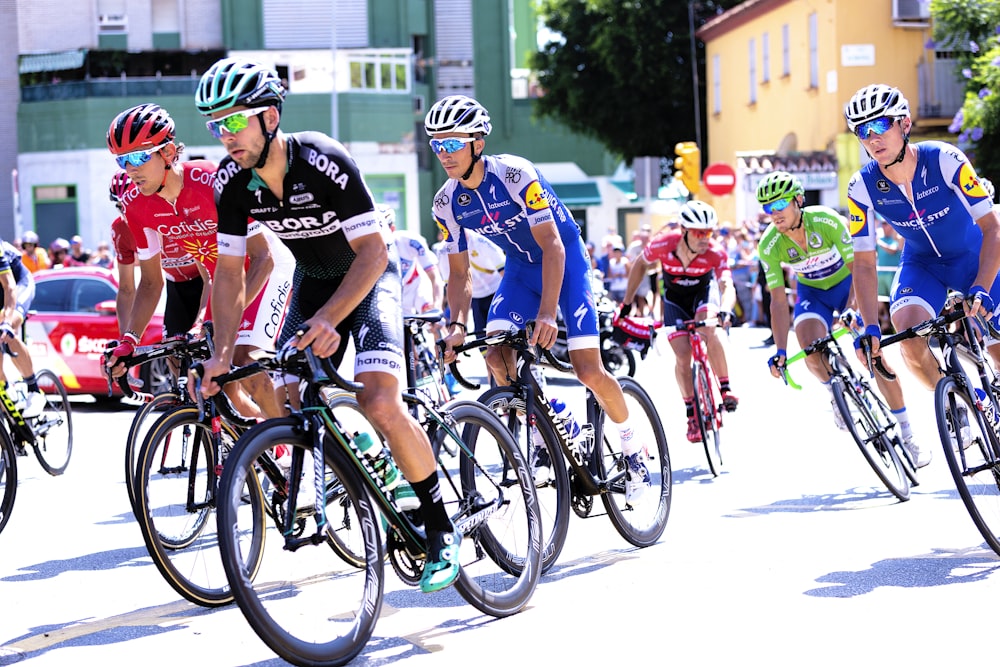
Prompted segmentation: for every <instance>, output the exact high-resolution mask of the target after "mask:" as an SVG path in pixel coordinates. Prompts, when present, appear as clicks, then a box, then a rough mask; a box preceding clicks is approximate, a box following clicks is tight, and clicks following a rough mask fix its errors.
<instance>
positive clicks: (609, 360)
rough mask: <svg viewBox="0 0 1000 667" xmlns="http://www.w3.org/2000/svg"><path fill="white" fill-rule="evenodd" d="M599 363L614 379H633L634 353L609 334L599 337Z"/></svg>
mask: <svg viewBox="0 0 1000 667" xmlns="http://www.w3.org/2000/svg"><path fill="white" fill-rule="evenodd" d="M601 363H603V364H604V368H605V370H607V371H608V372H609V373H611V374H612V375H614V376H616V377H618V376H622V375H627V376H628V377H635V369H636V361H635V351H634V350H630V349H628V348H626V347H623V346H622V345H621V344H619V343H618V342H617V341H615V339H614V338H612V337H611V335H610V334H605V335H602V336H601Z"/></svg>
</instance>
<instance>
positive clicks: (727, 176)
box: [701, 162, 736, 195]
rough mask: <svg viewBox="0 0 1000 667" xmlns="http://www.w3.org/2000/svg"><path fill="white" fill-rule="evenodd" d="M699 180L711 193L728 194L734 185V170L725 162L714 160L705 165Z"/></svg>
mask: <svg viewBox="0 0 1000 667" xmlns="http://www.w3.org/2000/svg"><path fill="white" fill-rule="evenodd" d="M701 180H702V182H703V183H704V184H705V189H706V190H708V191H709V192H711V193H712V194H713V195H728V194H729V193H730V192H732V191H733V189H734V188H735V187H736V172H735V171H734V170H733V168H732V167H730V166H729V165H728V164H726V163H725V162H715V163H713V164H710V165H708V166H707V167H705V171H704V172H703V173H702V175H701Z"/></svg>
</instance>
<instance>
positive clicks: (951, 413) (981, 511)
mask: <svg viewBox="0 0 1000 667" xmlns="http://www.w3.org/2000/svg"><path fill="white" fill-rule="evenodd" d="M959 404H962V405H964V406H965V409H966V411H967V413H966V414H967V416H968V420H969V436H970V441H969V442H965V441H964V438H963V436H962V435H961V431H962V429H961V428H959V429H957V430H958V431H959V434H956V440H955V442H954V443H953V441H952V434H951V431H950V428H949V421H950V422H951V423H952V424H954V423H955V422H956V417H955V414H956V410H957V408H958V405H959ZM934 411H935V414H936V416H937V423H938V433H939V435H940V436H941V444H942V445H943V446H944V457H945V460H947V462H948V469H949V470H950V471H951V476H952V479H954V480H955V487H956V488H957V489H958V495H959V496H960V497H961V498H962V502H963V503H964V504H965V508H966V510H968V512H969V516H970V517H971V518H972V522H973V523H974V524H975V525H976V528H977V529H978V530H979V533H980V535H982V536H983V539H984V540H985V541H986V544H987V545H989V547H990V549H992V550H993V551H994V552H995V553H997V554H1000V447H998V445H997V442H996V435H995V434H993V433H990V432H989V429H988V427H987V426H986V422H985V420H984V417H983V415H982V413H981V412H979V411H978V410H977V409H976V404H975V401H973V400H972V399H971V398H970V397H969V395H968V393H967V391H966V389H965V388H962V387H959V386H958V384H957V383H956V382H955V379H954V378H953V377H951V376H945V377H943V378H941V379H940V380H938V383H937V386H936V387H935V388H934ZM991 436H992V437H991ZM956 450H957V451H956Z"/></svg>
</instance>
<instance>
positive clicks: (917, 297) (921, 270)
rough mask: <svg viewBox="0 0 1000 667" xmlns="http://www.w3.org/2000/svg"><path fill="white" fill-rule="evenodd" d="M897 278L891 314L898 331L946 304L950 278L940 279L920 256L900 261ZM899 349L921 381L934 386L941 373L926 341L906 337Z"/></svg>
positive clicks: (928, 315) (912, 371)
mask: <svg viewBox="0 0 1000 667" xmlns="http://www.w3.org/2000/svg"><path fill="white" fill-rule="evenodd" d="M896 281H897V282H896V289H895V291H894V292H893V300H892V303H891V304H890V305H889V316H890V318H891V319H892V325H893V326H894V327H895V328H896V331H902V330H903V329H908V328H910V327H912V326H914V325H916V324H920V323H921V322H923V321H925V320H928V319H930V318H932V317H935V316H936V315H937V314H938V312H939V311H940V310H941V308H942V307H944V303H945V300H946V298H947V295H948V290H947V285H948V282H947V281H942V280H940V279H939V277H938V276H937V275H935V273H934V272H932V271H931V270H930V268H929V267H927V266H925V265H924V264H922V263H921V262H920V261H919V259H911V260H908V261H907V262H906V263H905V264H903V265H901V266H900V268H899V274H898V276H897V278H896ZM954 284H958V283H954ZM900 353H901V354H902V356H903V361H904V362H905V363H906V367H907V368H908V369H909V370H910V372H911V373H913V374H914V375H915V376H916V378H917V380H919V381H920V384H922V385H923V386H924V387H925V388H926V389H931V390H933V389H934V387H935V385H937V382H938V380H939V379H940V377H941V374H940V373H939V372H938V364H937V361H936V360H935V359H934V355H933V354H931V351H930V349H929V348H928V347H927V342H926V341H925V340H924V339H923V338H920V337H919V336H918V337H916V338H911V339H910V340H904V341H903V342H902V343H901V344H900Z"/></svg>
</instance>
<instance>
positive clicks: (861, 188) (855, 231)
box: [847, 171, 878, 258]
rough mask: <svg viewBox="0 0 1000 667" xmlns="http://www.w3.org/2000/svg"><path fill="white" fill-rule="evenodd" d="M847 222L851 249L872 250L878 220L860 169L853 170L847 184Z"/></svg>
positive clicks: (855, 250)
mask: <svg viewBox="0 0 1000 667" xmlns="http://www.w3.org/2000/svg"><path fill="white" fill-rule="evenodd" d="M847 224H848V231H849V232H850V234H851V240H852V245H853V251H854V252H874V251H875V230H876V229H877V227H878V221H877V220H876V218H875V209H874V208H873V207H872V202H871V197H869V195H868V188H867V187H865V182H864V179H863V178H862V176H861V172H860V171H857V172H855V173H854V175H853V176H852V177H851V180H850V182H849V183H848V184H847ZM852 258H853V253H852Z"/></svg>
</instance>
